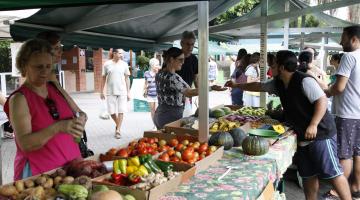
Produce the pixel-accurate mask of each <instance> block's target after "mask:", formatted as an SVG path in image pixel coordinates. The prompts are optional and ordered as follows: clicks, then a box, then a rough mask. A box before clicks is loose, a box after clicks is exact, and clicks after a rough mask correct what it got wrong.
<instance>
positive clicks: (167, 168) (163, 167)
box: [155, 160, 174, 176]
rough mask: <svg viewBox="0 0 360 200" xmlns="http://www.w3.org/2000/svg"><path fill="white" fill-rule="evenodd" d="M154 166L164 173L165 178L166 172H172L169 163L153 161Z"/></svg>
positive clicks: (171, 165)
mask: <svg viewBox="0 0 360 200" xmlns="http://www.w3.org/2000/svg"><path fill="white" fill-rule="evenodd" d="M155 164H156V165H157V166H158V167H159V168H160V169H161V171H163V172H164V174H165V176H167V175H168V172H170V171H172V170H173V168H174V166H173V164H171V163H168V162H164V161H160V160H155Z"/></svg>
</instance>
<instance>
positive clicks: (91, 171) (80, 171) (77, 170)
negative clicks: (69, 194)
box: [64, 158, 107, 178]
mask: <svg viewBox="0 0 360 200" xmlns="http://www.w3.org/2000/svg"><path fill="white" fill-rule="evenodd" d="M64 170H65V171H66V173H67V174H68V175H70V176H74V177H79V176H88V177H91V178H95V177H98V176H101V175H104V174H106V173H107V170H106V167H105V165H104V164H103V163H101V162H98V161H95V160H84V159H82V158H79V159H75V160H73V161H71V162H70V163H69V164H67V165H66V166H65V167H64Z"/></svg>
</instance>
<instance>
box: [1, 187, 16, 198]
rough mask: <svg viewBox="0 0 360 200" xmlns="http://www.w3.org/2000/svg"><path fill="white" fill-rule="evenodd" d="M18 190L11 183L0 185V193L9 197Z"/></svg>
mask: <svg viewBox="0 0 360 200" xmlns="http://www.w3.org/2000/svg"><path fill="white" fill-rule="evenodd" d="M17 194H18V191H17V190H16V187H15V186H13V185H5V186H2V187H0V195H2V196H6V197H10V196H13V195H17Z"/></svg>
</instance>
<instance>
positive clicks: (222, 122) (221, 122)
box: [210, 115, 243, 132]
mask: <svg viewBox="0 0 360 200" xmlns="http://www.w3.org/2000/svg"><path fill="white" fill-rule="evenodd" d="M230 116H234V115H230ZM228 117H229V116H228ZM228 117H226V118H219V119H218V121H217V122H215V123H213V124H212V126H210V132H218V131H230V130H231V129H234V128H239V127H240V126H242V125H243V123H242V122H239V121H235V120H234V121H231V120H228ZM230 119H234V118H233V117H231V118H230Z"/></svg>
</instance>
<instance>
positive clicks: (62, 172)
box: [56, 169, 66, 177]
mask: <svg viewBox="0 0 360 200" xmlns="http://www.w3.org/2000/svg"><path fill="white" fill-rule="evenodd" d="M56 174H57V175H58V176H61V177H65V176H66V171H65V170H63V169H57V170H56Z"/></svg>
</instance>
